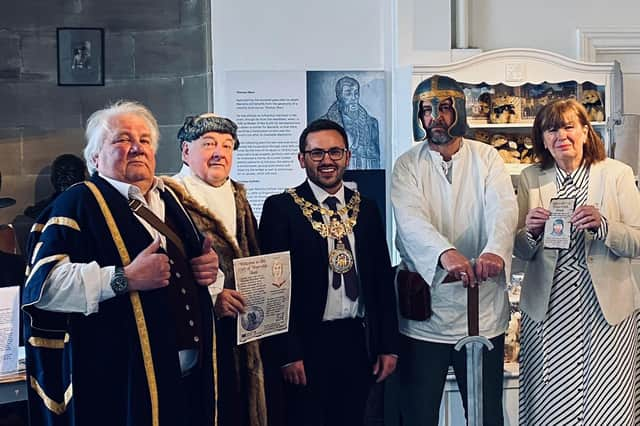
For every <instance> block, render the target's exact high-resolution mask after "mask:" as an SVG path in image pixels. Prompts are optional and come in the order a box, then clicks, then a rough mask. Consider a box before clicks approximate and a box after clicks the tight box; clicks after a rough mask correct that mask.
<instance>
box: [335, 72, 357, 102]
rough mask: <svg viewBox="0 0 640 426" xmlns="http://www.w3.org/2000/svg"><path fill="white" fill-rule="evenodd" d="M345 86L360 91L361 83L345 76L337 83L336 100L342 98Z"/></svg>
mask: <svg viewBox="0 0 640 426" xmlns="http://www.w3.org/2000/svg"><path fill="white" fill-rule="evenodd" d="M344 86H352V87H355V88H356V89H358V90H360V83H358V80H356V79H355V78H353V77H349V76H348V75H345V76H344V77H342V78H341V79H340V80H338V81H337V82H336V98H338V99H340V98H341V97H342V88H343V87H344Z"/></svg>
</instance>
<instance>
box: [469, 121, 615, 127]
mask: <svg viewBox="0 0 640 426" xmlns="http://www.w3.org/2000/svg"><path fill="white" fill-rule="evenodd" d="M468 123H469V128H470V129H509V128H513V129H521V128H530V127H531V126H533V120H523V121H520V122H518V123H486V122H480V121H471V120H468ZM606 124H607V122H606V121H592V122H591V125H592V126H593V127H600V126H606Z"/></svg>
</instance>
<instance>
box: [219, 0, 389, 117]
mask: <svg viewBox="0 0 640 426" xmlns="http://www.w3.org/2000/svg"><path fill="white" fill-rule="evenodd" d="M389 4H390V1H389V0H324V1H300V0H271V1H267V2H265V1H255V0H254V1H252V0H212V19H213V34H212V36H213V64H214V80H215V89H214V90H215V91H214V95H215V101H219V100H220V99H221V98H220V97H221V96H223V88H224V72H225V71H227V70H287V71H292V70H305V69H310V70H313V69H316V70H330V69H344V70H348V69H355V70H357V69H368V70H380V69H384V68H385V43H389V40H390V39H389V38H388V37H386V35H387V34H386V32H385V28H386V27H387V25H386V23H385V20H388V19H389V14H390V10H391V8H390V7H389ZM218 105H219V103H218Z"/></svg>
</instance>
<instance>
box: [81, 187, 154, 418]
mask: <svg viewBox="0 0 640 426" xmlns="http://www.w3.org/2000/svg"><path fill="white" fill-rule="evenodd" d="M84 183H85V185H87V187H88V188H89V189H90V190H91V192H92V193H93V196H94V197H95V198H96V201H97V202H98V206H100V210H101V211H102V215H103V216H104V219H105V221H106V222H107V226H108V227H109V232H111V238H113V242H114V244H115V245H116V248H117V249H118V254H119V255H120V260H121V261H122V265H123V266H126V265H128V264H129V263H130V262H131V259H130V258H129V252H128V251H127V248H126V247H125V245H124V240H123V239H122V235H120V231H119V230H118V227H117V225H116V221H115V220H114V219H113V215H112V214H111V210H109V206H108V205H107V203H106V201H105V200H104V197H103V196H102V193H100V190H99V189H98V188H97V187H96V186H95V184H94V183H93V182H88V181H87V182H84ZM129 299H130V300H131V306H132V308H133V315H134V317H135V320H136V326H137V328H138V337H139V338H140V348H141V349H142V359H143V360H144V370H145V372H146V375H147V386H148V387H149V397H150V398H151V423H152V425H153V426H159V425H160V417H159V411H160V407H159V406H158V384H157V382H156V374H155V369H154V367H153V357H152V356H151V343H150V342H149V332H148V331H147V323H146V320H145V318H144V311H143V310H142V302H141V301H140V295H139V294H138V292H137V291H132V292H130V293H129Z"/></svg>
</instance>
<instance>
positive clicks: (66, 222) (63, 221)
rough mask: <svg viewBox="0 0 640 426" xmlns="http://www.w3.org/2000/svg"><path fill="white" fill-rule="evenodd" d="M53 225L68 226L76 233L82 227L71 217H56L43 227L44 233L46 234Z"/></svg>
mask: <svg viewBox="0 0 640 426" xmlns="http://www.w3.org/2000/svg"><path fill="white" fill-rule="evenodd" d="M51 225H61V226H67V227H69V228H71V229H75V230H76V231H80V225H78V222H76V221H75V220H73V219H71V218H70V217H64V216H54V217H52V218H50V219H49V220H47V223H46V224H45V225H44V226H43V227H42V232H44V231H45V230H46V229H47V228H48V227H50V226H51Z"/></svg>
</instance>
